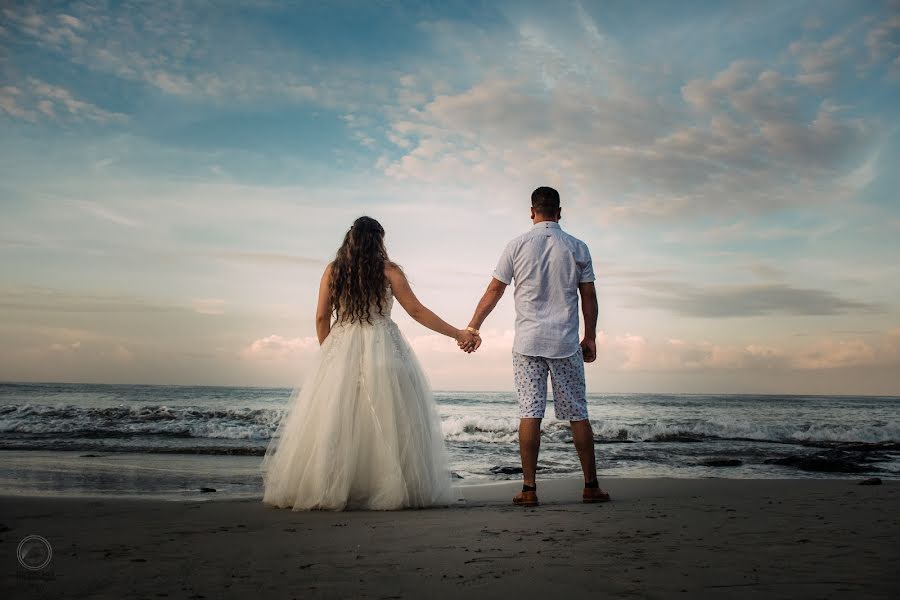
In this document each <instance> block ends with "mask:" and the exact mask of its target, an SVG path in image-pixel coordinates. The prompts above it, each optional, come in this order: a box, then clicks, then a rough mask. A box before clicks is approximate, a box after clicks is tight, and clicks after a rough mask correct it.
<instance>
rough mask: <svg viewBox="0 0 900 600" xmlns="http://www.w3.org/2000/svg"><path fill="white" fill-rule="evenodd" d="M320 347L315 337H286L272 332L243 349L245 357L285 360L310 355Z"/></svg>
mask: <svg viewBox="0 0 900 600" xmlns="http://www.w3.org/2000/svg"><path fill="white" fill-rule="evenodd" d="M318 349H319V340H318V339H317V338H315V337H295V338H286V337H283V336H280V335H276V334H272V335H269V336H266V337H263V338H259V339H257V340H254V341H253V342H251V343H250V344H249V345H248V346H246V347H245V348H244V349H243V350H242V351H241V356H242V357H243V358H245V359H254V360H285V359H289V358H295V357H297V356H300V355H310V354H312V353H314V352H316V351H317V350H318Z"/></svg>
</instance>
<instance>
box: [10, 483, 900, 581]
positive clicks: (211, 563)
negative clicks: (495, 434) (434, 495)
mask: <svg viewBox="0 0 900 600" xmlns="http://www.w3.org/2000/svg"><path fill="white" fill-rule="evenodd" d="M518 485H519V482H517V481H506V482H489V483H482V484H477V485H470V486H465V487H464V488H463V494H464V496H465V498H466V502H465V503H463V504H461V505H455V506H452V507H449V508H439V507H436V508H429V509H420V510H400V511H342V512H332V511H293V510H291V509H287V508H283V509H279V508H275V507H271V506H268V505H264V504H263V503H262V502H261V499H260V498H255V499H234V498H232V499H228V498H220V499H218V500H217V501H207V500H205V499H204V500H189V501H174V502H170V501H160V500H150V499H142V498H127V499H121V498H114V499H111V498H59V497H33V496H32V497H18V496H0V514H2V519H0V526H2V527H0V554H3V555H6V556H8V557H11V556H12V555H14V554H15V552H16V545H17V544H18V543H19V542H20V540H21V539H22V538H24V537H25V536H26V535H29V534H37V535H41V536H43V537H45V538H46V539H47V540H48V541H49V542H50V544H51V545H52V549H53V557H52V561H51V564H50V565H49V566H48V567H46V568H45V569H44V570H42V571H39V572H36V573H37V575H35V574H34V573H35V572H31V571H27V570H26V569H24V568H22V567H20V566H19V565H18V564H16V563H15V562H13V563H12V565H11V568H10V569H6V570H4V572H3V574H2V575H0V577H2V584H0V585H2V587H3V588H4V589H9V590H13V591H15V592H16V593H17V597H22V598H32V597H34V598H45V597H46V598H51V597H54V598H56V597H68V596H74V597H135V598H152V597H162V596H163V595H168V596H170V597H185V598H186V597H207V598H210V597H215V598H239V597H246V595H247V594H260V593H262V594H263V596H264V597H265V596H271V597H298V598H356V597H372V598H387V597H393V598H398V597H399V598H420V597H429V598H459V595H460V594H465V595H466V596H467V597H470V598H494V597H501V596H502V597H507V596H509V595H510V594H512V595H519V596H523V597H537V596H539V595H547V594H553V595H557V596H558V595H560V594H572V593H578V594H582V593H588V594H590V595H591V596H592V597H601V598H617V597H622V598H624V597H642V598H669V597H672V596H679V597H687V598H690V597H697V596H702V597H721V598H758V597H766V598H822V597H826V596H829V595H832V594H840V593H841V592H843V593H844V594H847V593H848V592H849V594H847V595H848V597H853V598H890V597H893V596H895V594H896V592H897V590H900V573H898V572H897V570H896V564H897V563H898V561H900V546H898V544H897V539H898V538H900V517H898V514H897V512H896V506H898V505H900V502H898V501H900V483H898V482H896V481H885V482H884V483H883V484H882V485H877V486H860V485H857V482H855V481H848V480H845V479H778V480H774V479H767V480H748V479H744V480H735V479H721V478H708V479H675V478H654V479H651V478H647V479H625V478H622V479H612V478H607V479H601V483H600V485H601V487H603V488H604V489H606V490H608V491H609V492H610V493H611V495H612V502H610V503H604V504H595V505H590V504H582V503H581V502H580V492H581V482H580V480H578V479H565V480H562V479H553V480H540V479H539V480H538V495H539V498H540V501H541V505H540V506H539V507H535V508H524V507H519V506H513V505H512V504H511V502H510V499H511V497H512V495H513V494H514V493H515V491H516V490H517V488H518Z"/></svg>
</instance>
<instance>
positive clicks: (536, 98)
mask: <svg viewBox="0 0 900 600" xmlns="http://www.w3.org/2000/svg"><path fill="white" fill-rule="evenodd" d="M576 12H577V13H578V18H579V19H580V20H581V22H582V24H583V27H582V31H581V32H578V31H575V32H572V33H571V34H570V35H569V37H567V38H565V39H564V40H560V39H559V36H556V37H555V38H554V36H550V35H548V34H547V33H546V32H545V31H544V30H542V29H540V28H539V27H538V26H536V25H534V24H532V23H528V24H527V26H524V25H523V26H521V27H519V29H518V31H517V33H518V37H517V38H514V39H513V40H512V41H511V42H509V43H508V46H509V47H510V48H511V49H509V50H507V49H504V48H503V47H502V46H500V44H496V45H495V46H490V47H487V48H484V54H485V55H491V56H495V57H496V59H495V63H497V64H503V63H504V61H505V62H506V63H507V64H506V68H504V69H497V70H486V72H485V73H484V75H483V76H482V78H481V79H480V80H478V81H476V82H475V83H474V84H472V85H470V86H469V87H467V88H465V89H461V90H456V91H452V92H445V93H440V94H437V95H432V96H431V97H430V100H429V101H428V102H427V103H425V104H424V105H422V106H421V107H418V106H416V107H407V108H406V109H405V110H404V109H402V108H401V107H398V108H397V110H395V111H393V113H392V114H395V115H396V116H395V117H393V118H392V119H391V121H390V126H389V128H388V130H387V131H386V132H385V133H384V134H383V135H382V136H381V137H382V138H383V139H385V140H386V141H387V142H392V143H395V144H397V148H396V149H397V151H398V155H397V156H396V157H395V158H393V159H388V160H385V159H384V157H382V158H381V159H380V162H379V167H381V168H383V170H384V173H385V174H386V175H387V176H389V177H392V178H395V179H397V180H401V181H405V182H409V181H422V182H428V183H431V184H447V183H448V182H458V181H466V182H467V185H471V186H477V187H481V188H485V189H494V188H498V187H502V183H501V182H502V180H503V179H504V178H506V179H515V178H521V177H526V176H527V177H528V178H530V179H533V180H543V181H549V182H551V184H558V185H564V186H565V187H566V188H567V189H568V190H570V197H572V196H574V197H575V198H576V200H575V201H576V202H581V203H582V204H588V203H590V204H591V205H592V206H594V207H598V208H597V209H596V213H597V214H598V215H600V216H601V219H602V220H603V221H605V222H610V221H621V220H632V221H633V220H637V219H643V220H646V219H683V218H685V217H689V216H692V217H696V216H698V215H726V216H728V215H736V214H761V213H767V212H772V211H776V210H781V209H784V208H789V207H796V206H804V205H817V206H821V205H825V204H829V203H833V202H838V201H841V200H846V199H847V198H850V197H853V196H854V195H855V194H856V193H857V192H858V191H859V189H860V185H861V184H860V181H857V179H854V178H852V177H842V176H845V175H848V174H849V173H851V172H852V171H853V169H854V168H856V167H857V166H858V164H859V163H860V161H861V160H863V158H864V156H867V155H868V151H869V149H870V148H871V147H872V145H873V144H874V143H875V142H876V140H877V139H878V131H877V129H876V126H875V123H874V121H873V120H872V119H866V118H863V117H859V116H853V115H851V114H850V113H849V112H847V111H846V110H845V109H844V107H842V106H840V105H839V104H838V103H837V102H835V101H834V100H833V99H832V98H831V97H830V96H829V95H827V93H826V92H825V91H822V90H820V89H818V88H815V87H810V86H809V85H807V84H805V83H803V82H800V81H798V79H797V77H795V76H794V73H793V70H795V69H801V70H802V69H808V70H809V74H810V75H814V74H815V73H818V72H819V71H816V69H820V68H824V65H816V64H812V62H809V61H811V59H809V53H810V52H812V51H809V52H807V49H806V47H805V46H803V47H802V48H801V47H800V46H796V47H794V51H793V52H792V53H790V52H789V53H788V62H787V63H786V64H778V63H775V64H772V65H764V64H762V63H760V62H758V61H754V60H735V61H733V62H732V63H731V64H729V65H728V66H727V67H726V68H725V69H723V70H721V71H720V72H718V73H716V74H714V75H713V76H711V77H709V78H703V77H695V78H691V79H689V80H687V81H684V82H682V83H681V85H680V90H681V94H680V97H679V98H674V97H672V96H671V94H670V93H668V91H667V90H666V89H665V85H666V84H671V83H675V82H676V81H673V79H674V76H669V77H660V78H659V79H658V80H656V79H649V78H647V79H644V80H643V82H642V85H640V86H639V85H638V84H637V83H634V81H633V80H634V78H633V69H634V65H633V64H629V63H628V61H627V60H624V59H622V58H621V57H623V56H627V52H625V51H624V50H623V49H622V48H620V47H618V46H617V44H616V42H615V41H613V40H612V39H611V38H610V37H608V36H606V35H604V34H603V32H602V27H600V25H598V24H597V23H595V22H594V21H592V20H589V21H585V19H589V17H588V16H587V15H586V13H585V11H584V9H583V7H578V8H577V10H576ZM442 33H443V35H447V33H446V32H442ZM454 33H455V34H456V35H464V34H459V33H458V32H454ZM550 39H554V41H555V42H556V43H557V44H558V45H554V44H553V43H550V42H549V41H548V40H550ZM596 44H602V45H603V47H604V49H606V50H608V52H604V53H603V55H602V56H603V57H604V58H603V59H602V61H601V59H598V58H596V55H595V53H592V52H589V49H590V48H591V47H593V46H594V45H596ZM850 44H851V40H850V39H849V37H848V36H847V35H841V36H837V37H835V38H834V39H829V40H826V41H824V42H822V43H821V44H820V46H822V47H824V48H826V49H827V50H828V51H830V52H833V53H838V54H840V53H842V52H843V51H844V49H845V47H846V46H848V45H850ZM510 54H515V55H517V56H518V57H519V58H515V59H514V58H511V57H510V56H509V55H510ZM522 56H525V57H527V59H528V60H525V59H521V57H522ZM841 56H843V54H841ZM598 61H601V62H598ZM804 61H806V62H804ZM804 64H805V65H806V66H805V67H804ZM827 64H828V65H832V63H831V62H828V63H827ZM534 65H539V66H540V70H539V72H535V67H534ZM834 65H836V66H834V68H839V67H840V68H845V65H844V63H834ZM847 68H849V67H847ZM500 72H502V73H503V75H502V76H499V75H498V73H500ZM398 142H399V143H398Z"/></svg>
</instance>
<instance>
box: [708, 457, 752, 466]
mask: <svg viewBox="0 0 900 600" xmlns="http://www.w3.org/2000/svg"><path fill="white" fill-rule="evenodd" d="M700 464H701V465H703V466H704V467H739V466H741V465H742V464H744V461H742V460H741V459H739V458H707V459H706V460H702V461H700Z"/></svg>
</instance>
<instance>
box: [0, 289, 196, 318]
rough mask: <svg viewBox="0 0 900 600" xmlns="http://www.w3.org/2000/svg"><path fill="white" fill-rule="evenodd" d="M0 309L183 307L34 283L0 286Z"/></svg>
mask: <svg viewBox="0 0 900 600" xmlns="http://www.w3.org/2000/svg"><path fill="white" fill-rule="evenodd" d="M0 308H2V309H3V310H5V311H23V312H50V313H164V312H178V311H182V310H183V309H182V308H179V307H178V306H175V305H168V304H164V303H160V302H157V301H154V300H151V299H148V298H140V297H136V296H127V295H120V294H102V293H92V292H77V291H68V290H60V289H54V288H46V287H38V286H17V287H0Z"/></svg>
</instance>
